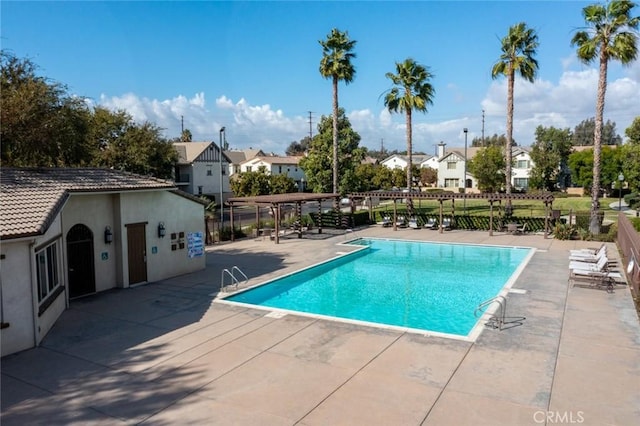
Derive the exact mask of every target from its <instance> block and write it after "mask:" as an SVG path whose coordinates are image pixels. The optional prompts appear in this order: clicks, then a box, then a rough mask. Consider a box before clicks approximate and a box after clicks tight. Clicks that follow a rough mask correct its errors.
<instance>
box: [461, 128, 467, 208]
mask: <svg viewBox="0 0 640 426" xmlns="http://www.w3.org/2000/svg"><path fill="white" fill-rule="evenodd" d="M462 131H463V132H464V177H463V178H462V194H463V195H464V199H463V201H462V202H463V207H464V214H465V215H466V214H467V133H468V132H469V129H467V128H466V127H465V128H464V129H462Z"/></svg>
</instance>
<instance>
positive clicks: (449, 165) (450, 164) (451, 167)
mask: <svg viewBox="0 0 640 426" xmlns="http://www.w3.org/2000/svg"><path fill="white" fill-rule="evenodd" d="M455 169H456V162H455V161H447V170H455Z"/></svg>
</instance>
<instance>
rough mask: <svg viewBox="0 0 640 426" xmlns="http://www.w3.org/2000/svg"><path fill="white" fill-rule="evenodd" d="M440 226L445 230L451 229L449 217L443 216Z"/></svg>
mask: <svg viewBox="0 0 640 426" xmlns="http://www.w3.org/2000/svg"><path fill="white" fill-rule="evenodd" d="M441 227H442V229H444V230H445V231H451V218H450V217H445V218H443V219H442V225H441Z"/></svg>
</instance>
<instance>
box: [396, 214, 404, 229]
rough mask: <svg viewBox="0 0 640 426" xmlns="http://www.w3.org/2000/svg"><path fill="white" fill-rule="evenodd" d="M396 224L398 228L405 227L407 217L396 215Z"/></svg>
mask: <svg viewBox="0 0 640 426" xmlns="http://www.w3.org/2000/svg"><path fill="white" fill-rule="evenodd" d="M396 226H397V227H398V228H406V227H407V218H405V217H404V216H398V219H397V220H396Z"/></svg>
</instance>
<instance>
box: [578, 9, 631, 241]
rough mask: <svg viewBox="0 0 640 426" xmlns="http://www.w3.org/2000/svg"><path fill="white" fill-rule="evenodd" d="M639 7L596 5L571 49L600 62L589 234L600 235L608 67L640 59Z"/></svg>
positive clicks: (587, 12)
mask: <svg viewBox="0 0 640 426" xmlns="http://www.w3.org/2000/svg"><path fill="white" fill-rule="evenodd" d="M635 6H636V5H635V3H633V2H631V1H629V0H614V1H612V2H610V3H607V4H604V5H603V4H592V5H590V6H587V7H585V8H584V9H582V15H583V17H584V20H585V22H586V24H587V26H586V29H585V30H582V31H578V32H576V34H575V35H574V36H573V38H572V39H571V45H572V46H577V47H578V50H577V55H578V58H579V59H580V60H581V61H582V62H584V63H586V64H589V63H591V62H593V61H595V60H596V58H597V59H598V60H599V62H600V75H599V77H598V94H597V97H596V117H595V130H594V132H593V184H592V186H591V218H590V221H589V231H590V232H591V233H592V234H598V233H600V222H599V220H598V207H599V201H598V197H599V196H600V194H599V193H600V154H601V151H602V123H603V115H604V98H605V92H606V90H607V66H608V64H609V60H618V61H620V62H621V63H622V64H623V65H626V64H629V63H631V62H633V61H634V60H635V59H636V57H637V56H638V47H637V41H638V36H637V34H636V33H637V30H638V25H639V23H640V17H638V16H636V17H631V9H633V8H634V7H635Z"/></svg>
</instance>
